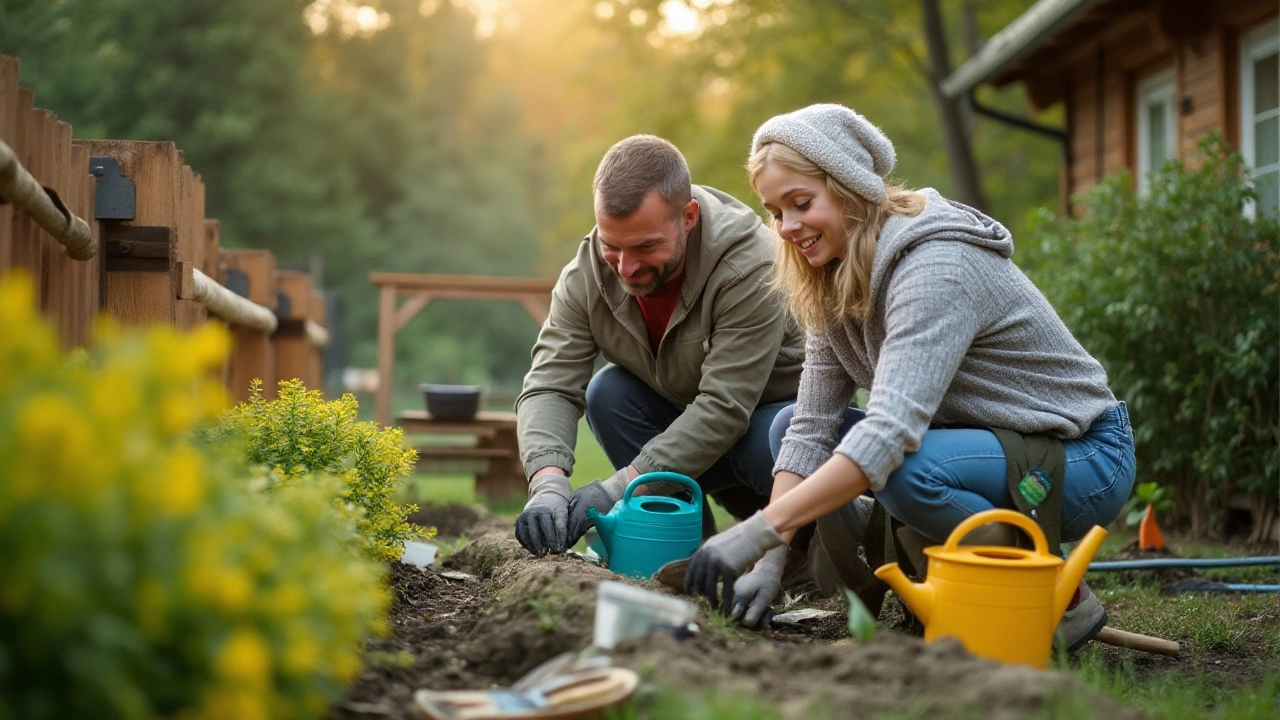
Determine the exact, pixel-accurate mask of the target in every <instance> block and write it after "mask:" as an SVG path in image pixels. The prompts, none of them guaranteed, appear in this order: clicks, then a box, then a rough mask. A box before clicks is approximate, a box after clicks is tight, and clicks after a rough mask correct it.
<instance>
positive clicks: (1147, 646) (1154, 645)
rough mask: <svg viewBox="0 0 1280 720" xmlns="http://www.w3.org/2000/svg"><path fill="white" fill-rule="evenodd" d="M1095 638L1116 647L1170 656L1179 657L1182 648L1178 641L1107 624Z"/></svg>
mask: <svg viewBox="0 0 1280 720" xmlns="http://www.w3.org/2000/svg"><path fill="white" fill-rule="evenodd" d="M1093 639H1094V640H1097V641H1098V642H1101V643H1106V644H1108V645H1115V646H1116V647H1123V648H1129V649H1130V650H1141V651H1142V652H1149V653H1154V654H1156V655H1167V656H1169V657H1177V656H1178V653H1179V652H1181V650H1182V648H1181V646H1179V645H1178V643H1176V642H1173V641H1172V640H1165V639H1163V638H1158V637H1151V636H1150V635H1141V634H1139V633H1132V632H1125V631H1124V630H1117V629H1115V628H1113V627H1110V626H1107V627H1104V628H1102V629H1101V630H1099V631H1098V634H1097V635H1095V636H1094V638H1093Z"/></svg>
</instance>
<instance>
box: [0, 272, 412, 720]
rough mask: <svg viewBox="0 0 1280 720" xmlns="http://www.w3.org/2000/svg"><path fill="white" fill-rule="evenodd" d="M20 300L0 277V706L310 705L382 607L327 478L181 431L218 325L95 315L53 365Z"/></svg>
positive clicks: (202, 406) (216, 388)
mask: <svg viewBox="0 0 1280 720" xmlns="http://www.w3.org/2000/svg"><path fill="white" fill-rule="evenodd" d="M32 294H33V293H32V286H31V283H30V281H29V279H27V278H26V276H25V275H23V276H18V275H13V274H11V275H10V276H9V277H8V278H6V279H0V327H3V328H4V332H3V333H0V368H3V369H4V371H3V372H0V457H2V458H4V461H3V462H2V463H0V568H2V569H3V581H0V719H4V720H9V719H17V718H22V719H23V720H42V719H45V718H49V719H53V718H57V719H61V718H130V719H139V718H158V717H181V718H192V719H195V718H209V719H210V720H213V719H215V718H217V719H225V718H239V719H240V720H257V719H262V718H300V717H315V716H318V715H320V714H322V713H323V712H324V711H325V710H326V708H327V707H328V706H329V704H330V703H331V702H333V701H334V700H335V699H336V698H337V697H338V695H339V694H340V693H341V691H342V688H343V686H344V685H345V684H347V683H349V682H350V681H351V680H352V679H353V678H354V677H355V674H356V673H357V672H358V670H359V667H360V660H359V650H360V647H359V646H360V641H361V639H362V638H363V637H365V636H366V635H367V634H368V633H370V632H376V631H380V630H382V629H383V627H384V625H385V617H386V610H387V603H388V596H387V592H386V589H385V588H384V587H383V584H382V581H381V578H380V575H381V571H382V569H383V565H382V564H380V563H377V562H374V561H371V560H370V559H368V558H367V557H365V556H364V555H363V554H361V553H360V552H359V551H358V550H357V548H358V547H359V545H358V543H359V539H358V536H357V535H356V532H355V528H354V523H352V521H351V519H350V517H348V516H347V515H345V514H344V513H341V512H340V511H338V510H337V509H335V508H334V507H333V504H332V501H331V498H332V493H334V492H336V490H334V489H333V488H331V487H323V486H322V485H318V484H317V485H316V486H315V487H313V488H307V489H303V490H300V491H299V492H296V493H276V494H273V495H264V494H263V493H262V492H261V491H260V489H257V488H254V487H251V485H250V483H247V482H245V480H244V478H243V477H241V476H239V475H237V474H235V470H236V468H235V467H233V465H232V464H231V463H227V462H224V461H223V460H222V459H221V458H219V457H216V456H207V455H205V454H203V453H202V452H201V451H200V449H199V448H198V447H197V446H195V445H194V444H193V443H192V442H191V441H190V439H189V438H190V431H191V428H192V427H193V426H194V425H195V424H196V423H201V422H208V421H210V420H212V418H214V417H215V416H216V415H217V413H219V412H221V411H222V410H223V409H224V408H225V407H226V398H225V393H224V392H223V390H222V388H221V386H220V385H219V384H218V383H217V382H216V380H215V379H213V378H211V377H210V371H211V370H214V369H216V368H217V367H218V366H219V365H220V364H221V362H222V359H223V357H224V356H225V353H226V350H227V347H228V340H227V336H226V333H225V331H222V330H220V329H219V328H217V327H214V326H212V325H210V326H207V327H206V328H205V329H203V330H201V331H199V332H197V333H195V334H193V335H191V336H180V335H178V334H177V333H175V332H174V331H172V330H170V329H167V328H156V329H153V330H150V331H149V332H147V333H146V334H145V335H139V334H125V333H121V332H119V331H118V329H116V328H114V327H113V326H112V325H111V324H109V323H106V322H103V323H100V324H99V326H98V329H97V331H96V338H97V340H96V342H95V346H94V347H93V348H92V349H90V350H88V351H85V352H80V353H77V354H76V355H75V356H74V357H73V358H71V359H69V360H64V359H62V358H61V357H60V353H59V350H58V344H57V340H56V338H55V336H54V333H53V331H52V329H51V328H50V327H49V326H48V325H47V324H45V323H44V322H43V321H42V320H41V319H40V317H39V316H38V314H37V313H36V311H35V309H34V307H33V302H32Z"/></svg>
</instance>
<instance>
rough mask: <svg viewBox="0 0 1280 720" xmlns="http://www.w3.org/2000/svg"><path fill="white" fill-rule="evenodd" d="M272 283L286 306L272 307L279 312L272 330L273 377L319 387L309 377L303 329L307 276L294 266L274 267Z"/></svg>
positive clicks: (308, 350)
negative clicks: (273, 330) (273, 349)
mask: <svg viewBox="0 0 1280 720" xmlns="http://www.w3.org/2000/svg"><path fill="white" fill-rule="evenodd" d="M276 285H277V287H278V288H279V292H280V299H281V303H282V304H284V305H287V306H288V307H287V308H286V307H277V308H276V312H277V313H278V314H279V316H280V327H279V328H277V329H276V334H275V341H276V379H277V380H292V379H294V378H297V379H298V380H301V381H302V382H303V383H304V384H306V386H307V389H308V390H322V389H323V388H319V387H316V384H315V379H314V378H313V377H311V372H310V370H311V359H310V353H311V346H310V344H309V343H308V342H307V333H306V328H307V319H308V318H309V317H310V313H311V276H310V275H307V274H306V273H303V272H298V271H296V270H278V271H276Z"/></svg>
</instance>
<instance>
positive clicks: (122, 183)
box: [89, 155, 138, 220]
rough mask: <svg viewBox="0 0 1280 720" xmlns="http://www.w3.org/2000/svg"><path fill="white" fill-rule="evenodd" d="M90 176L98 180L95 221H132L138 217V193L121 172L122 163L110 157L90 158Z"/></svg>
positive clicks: (130, 181)
mask: <svg viewBox="0 0 1280 720" xmlns="http://www.w3.org/2000/svg"><path fill="white" fill-rule="evenodd" d="M89 174H90V175H92V176H94V177H95V178H97V183H98V190H97V192H96V194H95V195H94V202H93V217H94V219H95V220H132V219H134V218H135V217H137V213H138V211H137V198H138V192H137V189H136V188H135V187H134V185H133V181H132V180H130V179H129V178H127V177H125V176H124V173H122V172H121V171H120V161H119V160H117V159H115V158H113V157H111V156H110V155H94V156H93V157H91V158H89Z"/></svg>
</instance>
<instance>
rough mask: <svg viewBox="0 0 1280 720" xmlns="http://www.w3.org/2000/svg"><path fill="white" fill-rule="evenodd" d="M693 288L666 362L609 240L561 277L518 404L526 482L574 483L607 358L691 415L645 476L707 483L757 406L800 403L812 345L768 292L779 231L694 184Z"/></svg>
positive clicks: (668, 340)
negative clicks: (576, 456) (705, 477)
mask: <svg viewBox="0 0 1280 720" xmlns="http://www.w3.org/2000/svg"><path fill="white" fill-rule="evenodd" d="M693 197H694V199H695V200H697V201H698V206H699V218H698V223H697V225H696V226H695V227H694V229H693V231H692V232H690V234H689V245H688V249H687V251H686V256H685V268H684V285H683V287H682V288H681V290H680V300H679V302H678V304H677V305H676V308H675V311H674V312H673V313H672V315H671V321H670V322H669V323H668V325H667V330H666V332H665V334H663V336H662V340H661V341H660V343H659V345H658V352H657V354H656V357H655V355H654V354H653V353H652V352H651V351H650V349H649V339H648V335H647V334H646V331H645V324H644V317H643V316H642V315H641V314H640V307H639V305H638V304H637V303H636V300H635V298H634V297H632V296H631V295H628V294H627V293H626V291H625V290H623V288H622V285H621V283H620V281H619V280H618V278H617V276H616V275H615V274H614V272H613V270H611V269H610V268H609V266H608V265H607V264H606V263H605V261H604V260H603V259H602V258H601V257H600V243H599V238H598V235H597V232H598V230H597V229H596V228H593V229H592V230H591V234H590V235H588V236H587V237H586V238H584V239H583V241H582V244H581V245H580V246H579V247H578V254H577V257H575V258H574V259H573V261H572V262H570V263H569V264H568V265H567V266H565V268H564V270H563V271H561V273H560V278H559V280H558V281H557V282H556V286H555V289H554V290H553V291H552V294H551V313H550V315H549V316H548V317H547V321H546V322H545V323H544V324H543V326H542V330H541V331H540V332H539V333H538V341H537V343H536V344H535V345H534V347H533V367H532V368H531V369H530V370H529V374H528V375H526V376H525V379H524V389H523V391H522V392H521V393H520V397H519V398H518V399H517V400H516V412H517V413H518V416H519V422H518V432H519V437H520V455H521V459H522V461H523V462H524V469H525V475H526V477H528V476H530V475H532V474H533V473H535V472H537V471H538V470H541V469H542V468H544V467H548V466H555V467H560V468H564V469H565V471H566V472H568V473H572V472H573V448H574V444H575V442H576V440H577V436H578V419H579V418H581V417H582V414H583V411H584V398H585V395H586V388H587V383H588V382H589V381H590V379H591V375H592V370H593V366H594V362H595V359H596V357H597V355H603V356H604V359H605V360H606V361H607V362H610V363H614V364H616V365H618V366H620V367H623V368H625V369H627V370H629V371H631V373H633V374H634V375H635V376H636V377H638V378H639V379H640V380H641V381H642V382H644V383H645V384H647V385H648V386H649V387H651V388H653V389H654V391H656V392H657V393H658V394H659V395H661V396H662V397H663V398H665V399H666V400H667V401H668V402H670V403H671V404H672V405H674V406H675V407H677V408H680V409H681V410H682V412H681V415H680V417H678V418H677V419H676V421H675V422H674V423H672V424H671V426H670V427H669V428H668V429H667V430H666V431H665V432H663V433H661V434H660V435H658V436H657V437H655V438H654V439H653V440H651V441H650V442H649V443H648V444H647V445H645V446H644V447H643V448H642V449H641V450H640V454H639V455H638V456H637V457H636V458H635V459H634V460H633V461H632V462H631V464H632V465H634V466H635V468H636V469H637V470H639V471H640V472H641V473H645V472H652V471H655V470H670V471H674V472H679V473H682V474H685V475H688V476H690V477H697V476H698V475H700V474H702V472H703V471H705V470H706V469H707V468H709V467H711V465H712V463H714V462H715V461H716V460H717V459H719V458H720V456H722V455H724V454H725V453H726V452H727V451H728V450H729V449H730V448H731V447H732V446H733V444H734V443H735V442H736V441H737V440H738V438H739V437H741V436H742V435H743V433H745V432H746V430H747V423H748V421H749V420H750V419H751V413H752V412H753V411H754V410H755V408H756V406H757V405H759V404H764V403H773V402H780V401H782V400H794V398H795V396H796V389H797V387H798V386H799V382H800V367H801V365H802V363H803V359H804V337H803V334H802V333H801V332H800V331H799V330H798V329H797V328H796V326H795V324H794V323H792V322H790V321H789V319H788V317H787V315H786V310H785V309H784V308H783V305H782V302H781V300H780V298H778V297H777V296H776V294H775V293H772V292H770V291H769V289H768V287H767V283H768V281H769V279H770V278H771V276H772V271H773V248H774V245H773V243H774V242H775V240H774V239H773V236H772V232H771V231H770V230H769V229H768V228H766V227H765V226H764V225H763V224H762V223H761V221H760V217H759V216H758V215H756V214H755V212H753V211H752V210H751V209H750V208H748V207H747V206H746V205H743V204H742V203H741V202H739V201H738V200H736V199H734V198H733V197H731V196H729V195H726V194H725V193H722V192H720V191H719V190H714V189H712V188H708V187H702V186H698V185H695V186H694V187H693Z"/></svg>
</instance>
